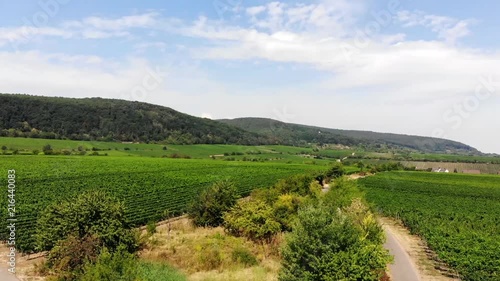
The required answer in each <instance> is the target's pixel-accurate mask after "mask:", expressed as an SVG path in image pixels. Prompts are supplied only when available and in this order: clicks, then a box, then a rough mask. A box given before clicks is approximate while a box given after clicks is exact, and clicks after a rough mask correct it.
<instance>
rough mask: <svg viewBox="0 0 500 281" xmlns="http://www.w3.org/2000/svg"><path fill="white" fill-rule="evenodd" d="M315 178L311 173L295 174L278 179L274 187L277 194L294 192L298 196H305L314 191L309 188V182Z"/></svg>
mask: <svg viewBox="0 0 500 281" xmlns="http://www.w3.org/2000/svg"><path fill="white" fill-rule="evenodd" d="M313 181H315V178H314V177H313V176H311V175H296V176H292V177H289V178H286V179H283V180H280V181H279V182H278V183H277V184H276V185H275V186H274V188H275V189H276V190H277V191H278V193H279V194H287V193H295V194H298V195H300V196H307V195H311V194H313V193H314V191H313V190H311V183H312V182H313Z"/></svg>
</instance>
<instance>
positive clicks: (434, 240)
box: [359, 172, 500, 281]
mask: <svg viewBox="0 0 500 281" xmlns="http://www.w3.org/2000/svg"><path fill="white" fill-rule="evenodd" d="M359 181H360V183H361V185H362V186H363V187H364V190H365V191H366V199H367V200H368V201H370V202H372V203H373V204H374V205H375V206H374V207H375V208H377V210H378V211H380V212H381V213H383V214H384V215H387V216H392V217H396V218H399V219H400V220H401V221H402V222H403V224H404V225H405V226H406V227H408V228H409V229H410V230H411V231H412V232H413V233H415V234H418V235H420V236H422V237H423V238H424V239H425V241H426V242H427V244H428V245H429V247H430V248H431V249H433V250H434V251H435V252H436V253H437V255H438V257H439V259H441V260H442V261H444V262H445V263H447V264H448V265H449V266H451V267H452V268H453V269H455V270H457V271H458V273H459V274H460V277H461V278H460V279H461V280H471V281H476V280H478V281H479V280H481V281H482V280H498V279H499V276H500V275H499V273H500V263H499V261H500V252H499V251H498V249H500V224H499V220H498V218H499V217H498V214H499V213H500V204H499V203H498V202H500V177H498V176H484V175H461V174H454V173H450V174H444V173H423V172H388V173H379V174H377V175H376V176H372V177H367V178H364V179H360V180H359Z"/></svg>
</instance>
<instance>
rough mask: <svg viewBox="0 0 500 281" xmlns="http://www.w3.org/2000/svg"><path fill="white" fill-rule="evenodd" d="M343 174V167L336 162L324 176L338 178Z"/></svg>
mask: <svg viewBox="0 0 500 281" xmlns="http://www.w3.org/2000/svg"><path fill="white" fill-rule="evenodd" d="M344 174H345V169H344V165H342V163H339V162H336V163H335V164H333V166H332V167H331V168H330V169H329V170H328V171H327V172H326V174H325V176H326V177H327V178H334V179H335V178H338V177H341V176H343V175H344Z"/></svg>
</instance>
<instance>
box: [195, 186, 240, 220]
mask: <svg viewBox="0 0 500 281" xmlns="http://www.w3.org/2000/svg"><path fill="white" fill-rule="evenodd" d="M237 200H238V192H237V190H236V187H235V186H234V184H233V183H231V182H229V181H221V182H217V183H215V184H214V185H212V186H211V187H210V188H208V189H206V190H204V191H203V192H201V194H200V196H198V197H197V198H196V199H195V200H194V201H193V203H191V205H190V207H189V209H188V215H189V217H190V218H191V219H192V220H193V223H194V224H195V225H197V226H205V227H207V226H212V227H216V226H219V225H221V224H222V223H223V222H224V219H223V217H222V216H223V214H224V212H227V211H229V210H230V209H231V207H233V206H234V205H235V204H236V201H237Z"/></svg>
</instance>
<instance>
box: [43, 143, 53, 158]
mask: <svg viewBox="0 0 500 281" xmlns="http://www.w3.org/2000/svg"><path fill="white" fill-rule="evenodd" d="M42 151H43V154H45V155H51V154H53V153H54V150H53V149H52V146H51V145H50V144H46V145H44V146H43V147H42Z"/></svg>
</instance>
